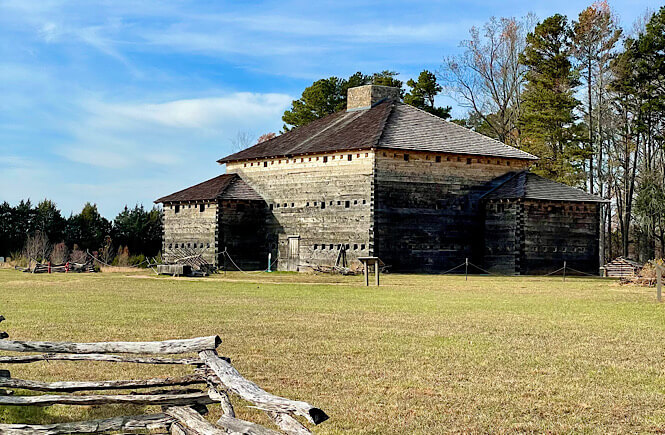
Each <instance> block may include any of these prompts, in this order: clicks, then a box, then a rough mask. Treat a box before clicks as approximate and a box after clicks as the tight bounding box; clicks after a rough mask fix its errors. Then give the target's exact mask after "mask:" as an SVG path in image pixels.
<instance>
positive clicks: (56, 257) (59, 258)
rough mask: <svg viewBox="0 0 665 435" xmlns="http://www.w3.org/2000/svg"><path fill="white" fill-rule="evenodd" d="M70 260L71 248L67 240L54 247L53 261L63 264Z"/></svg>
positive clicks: (52, 252)
mask: <svg viewBox="0 0 665 435" xmlns="http://www.w3.org/2000/svg"><path fill="white" fill-rule="evenodd" d="M67 260H69V249H68V248H67V245H66V244H65V242H60V243H58V244H56V245H55V246H54V247H53V251H51V263H53V264H63V263H66V262H67Z"/></svg>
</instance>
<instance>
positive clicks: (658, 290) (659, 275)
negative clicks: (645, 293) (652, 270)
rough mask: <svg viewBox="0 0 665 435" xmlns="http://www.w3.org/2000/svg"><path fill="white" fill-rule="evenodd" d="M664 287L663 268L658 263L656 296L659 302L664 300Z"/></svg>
mask: <svg viewBox="0 0 665 435" xmlns="http://www.w3.org/2000/svg"><path fill="white" fill-rule="evenodd" d="M662 287H663V270H662V269H661V267H660V264H656V298H658V302H662V295H663V294H662Z"/></svg>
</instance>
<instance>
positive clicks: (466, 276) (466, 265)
mask: <svg viewBox="0 0 665 435" xmlns="http://www.w3.org/2000/svg"><path fill="white" fill-rule="evenodd" d="M468 280H469V258H468V257H467V258H466V259H465V260H464V281H468Z"/></svg>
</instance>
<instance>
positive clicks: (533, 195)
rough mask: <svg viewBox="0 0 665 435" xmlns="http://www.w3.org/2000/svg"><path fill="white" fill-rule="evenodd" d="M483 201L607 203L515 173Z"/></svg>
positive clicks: (543, 180)
mask: <svg viewBox="0 0 665 435" xmlns="http://www.w3.org/2000/svg"><path fill="white" fill-rule="evenodd" d="M483 198H484V199H517V198H524V199H542V200H552V201H569V202H607V200H606V199H603V198H601V197H599V196H596V195H591V194H589V193H587V192H585V191H583V190H582V189H578V188H576V187H572V186H568V185H566V184H562V183H557V182H556V181H552V180H548V179H547V178H543V177H541V176H539V175H537V174H534V173H533V172H529V171H520V172H515V173H514V174H513V175H512V176H511V177H509V178H507V179H506V180H505V181H504V182H503V183H502V184H500V185H499V186H497V187H495V188H494V189H492V190H490V191H489V192H487V193H486V194H484V195H483Z"/></svg>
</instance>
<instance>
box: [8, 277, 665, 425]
mask: <svg viewBox="0 0 665 435" xmlns="http://www.w3.org/2000/svg"><path fill="white" fill-rule="evenodd" d="M141 275H143V276H141ZM361 280H362V278H361V277H339V276H337V277H330V276H321V275H307V276H302V275H297V274H283V273H273V274H255V275H254V274H253V275H243V274H240V273H229V274H228V275H227V276H226V279H225V278H224V277H223V276H215V277H213V278H206V279H194V280H192V279H171V278H169V277H154V276H151V275H146V273H145V272H134V271H133V272H132V274H129V275H126V274H119V273H101V274H72V275H63V274H60V275H51V276H46V275H27V274H21V273H19V272H15V271H10V270H0V314H4V315H5V316H6V317H7V319H8V320H7V321H6V322H5V323H3V324H2V326H3V327H4V329H6V330H8V331H9V333H10V334H11V335H12V337H13V338H16V339H33V340H37V339H45V340H46V339H51V340H77V341H81V340H85V341H101V340H152V339H164V338H184V337H192V336H198V335H209V334H211V333H218V334H219V335H220V336H221V337H222V339H223V343H222V346H221V347H220V349H219V350H220V353H221V354H224V355H226V356H229V357H231V358H232V360H233V362H234V365H236V367H237V368H238V369H239V370H240V371H241V372H242V373H243V374H245V375H246V376H247V377H248V378H249V379H252V380H254V381H255V382H257V383H258V384H259V385H262V386H263V387H264V388H266V389H267V390H268V391H271V392H274V393H276V394H280V395H285V396H287V397H293V398H297V399H302V400H307V401H309V402H311V403H313V404H315V405H317V406H320V407H321V408H323V409H324V410H325V411H326V412H328V413H329V415H330V416H331V420H330V421H328V422H325V423H323V424H322V425H321V426H320V427H318V428H317V433H342V432H352V433H376V434H379V433H381V434H383V433H395V434H397V433H443V432H513V431H523V432H595V433H601V432H602V433H607V432H614V433H619V432H621V433H623V432H655V431H663V430H665V358H663V357H664V356H665V355H664V354H665V351H663V346H662V343H663V337H664V336H665V321H664V320H663V319H664V318H665V305H662V304H657V303H655V302H654V299H655V298H654V295H653V289H644V288H638V287H626V286H623V287H622V286H613V285H610V283H611V281H603V280H597V279H572V278H571V279H568V280H567V282H566V283H562V282H561V279H560V278H531V277H520V278H489V277H471V278H470V279H469V281H468V282H465V281H464V278H463V277H455V276H423V275H386V276H385V277H384V283H385V286H382V287H380V288H374V287H370V288H365V287H362V286H361V282H362V281H361ZM302 281H306V282H307V284H304V283H302ZM2 368H5V367H2ZM11 369H12V372H13V374H14V375H15V376H16V377H22V378H29V379H32V378H36V379H53V380H54V379H61V380H62V379H104V378H117V379H120V378H127V377H146V376H148V375H152V374H158V373H177V372H178V370H182V369H173V368H163V367H162V368H155V367H147V366H138V365H122V366H121V365H113V364H105V365H101V366H100V365H99V364H85V363H64V362H63V363H55V362H53V363H48V364H41V363H40V364H29V365H23V366H17V367H12V368H11ZM127 411H128V410H127V409H124V408H123V409H119V408H115V409H110V410H109V409H108V408H95V407H93V408H82V409H72V408H53V409H47V410H38V411H34V410H30V411H27V410H19V411H17V410H5V413H4V414H2V411H0V420H2V419H4V420H5V421H7V420H11V421H21V420H28V419H36V420H39V421H54V420H67V419H78V418H89V417H98V416H102V415H109V414H112V413H115V414H117V413H120V412H127ZM137 411H142V409H140V410H137ZM241 413H242V415H244V416H245V417H248V415H249V414H251V416H249V417H248V418H252V419H256V418H259V419H260V418H262V417H261V416H260V415H259V414H258V413H256V412H255V411H252V410H249V409H248V408H241ZM3 415H4V417H3Z"/></svg>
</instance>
